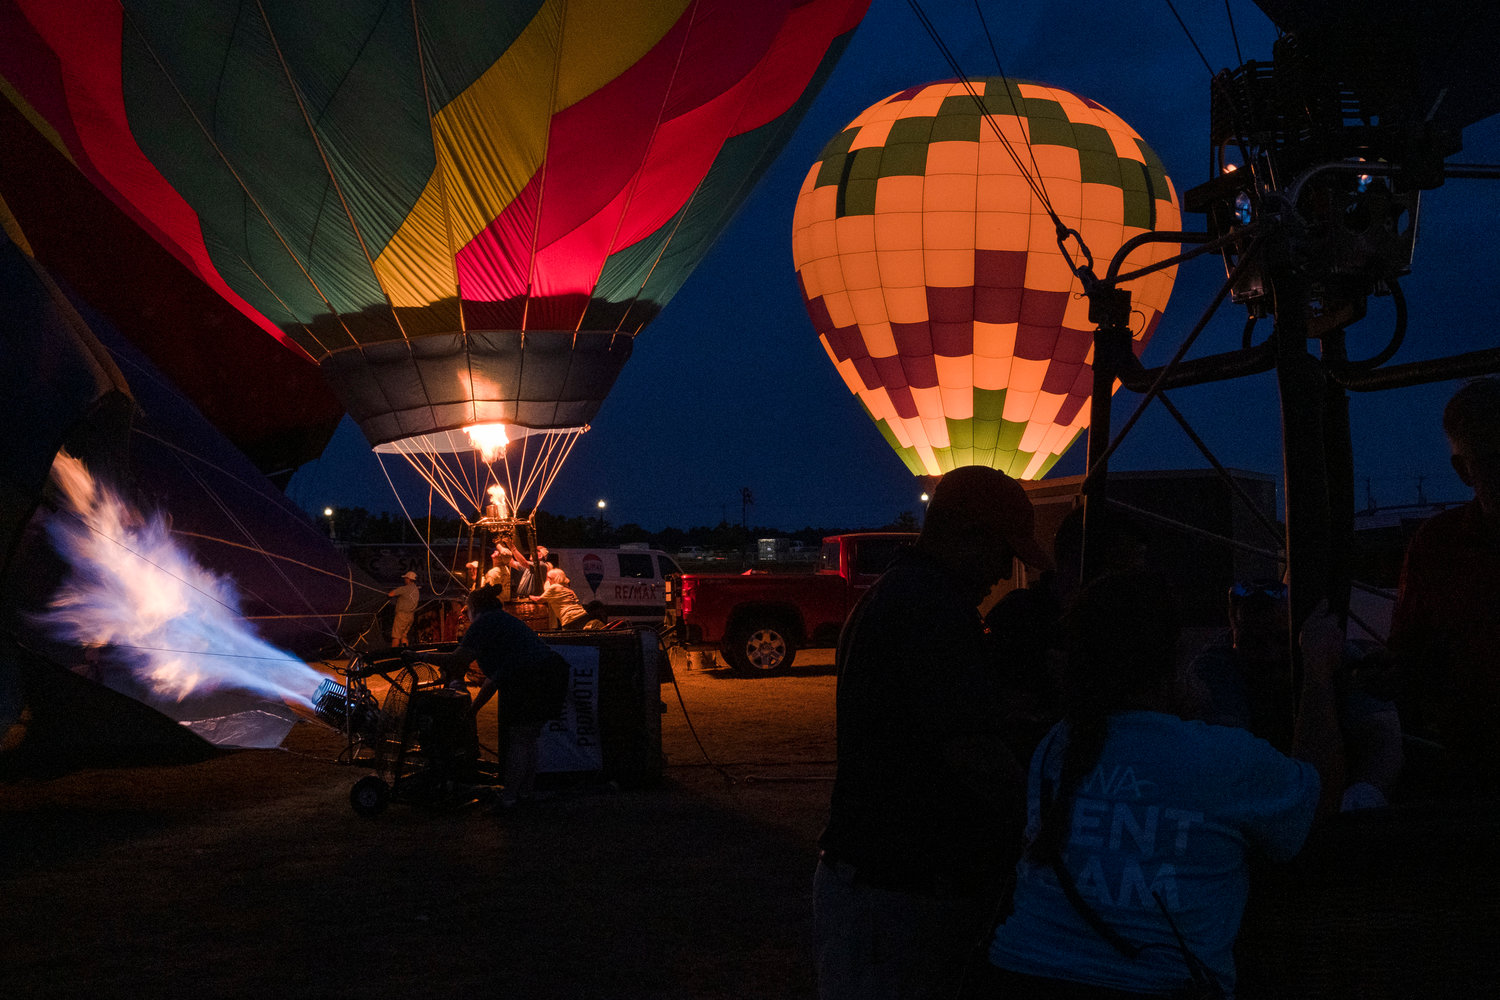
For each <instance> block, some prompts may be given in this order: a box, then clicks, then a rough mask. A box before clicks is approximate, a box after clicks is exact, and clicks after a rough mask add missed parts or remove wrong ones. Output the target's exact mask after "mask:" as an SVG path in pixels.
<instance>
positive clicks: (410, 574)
mask: <svg viewBox="0 0 1500 1000" xmlns="http://www.w3.org/2000/svg"><path fill="white" fill-rule="evenodd" d="M401 578H402V579H403V580H415V579H416V578H417V574H416V573H414V572H412V571H411V570H407V571H406V572H405V573H402V574H401Z"/></svg>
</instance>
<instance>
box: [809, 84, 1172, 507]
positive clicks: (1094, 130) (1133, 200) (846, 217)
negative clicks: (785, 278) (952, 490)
mask: <svg viewBox="0 0 1500 1000" xmlns="http://www.w3.org/2000/svg"><path fill="white" fill-rule="evenodd" d="M971 88H972V89H971ZM976 97H977V99H978V100H977V101H976ZM981 103H982V106H983V113H981V107H980V105H981ZM1002 137H1003V139H1002ZM1008 147H1009V148H1008ZM1012 151H1014V155H1013V153H1012ZM1018 161H1019V162H1018ZM1028 178H1034V179H1035V180H1036V183H1037V184H1038V185H1039V186H1040V187H1041V188H1042V190H1043V191H1044V192H1045V195H1046V197H1047V199H1048V200H1049V202H1050V204H1051V206H1052V208H1053V209H1054V211H1055V212H1056V213H1057V215H1058V216H1059V218H1060V219H1061V221H1062V224H1063V225H1064V226H1066V227H1068V228H1071V229H1075V230H1077V232H1078V233H1079V235H1080V236H1081V239H1082V242H1083V244H1084V245H1085V246H1087V247H1088V249H1089V251H1090V252H1091V254H1092V256H1093V259H1094V261H1095V262H1096V266H1097V270H1098V272H1099V273H1100V274H1102V273H1103V272H1104V269H1105V268H1106V267H1107V265H1108V262H1109V260H1110V258H1111V257H1112V256H1113V255H1114V253H1115V252H1116V250H1118V249H1119V247H1120V246H1121V245H1122V244H1123V243H1124V242H1125V241H1126V240H1128V239H1130V238H1132V237H1134V236H1136V235H1138V234H1141V233H1144V232H1148V231H1151V230H1166V231H1172V230H1176V229H1178V228H1179V227H1180V225H1181V212H1180V209H1179V207H1178V202H1177V195H1176V192H1175V191H1174V189H1173V186H1172V182H1171V181H1170V180H1169V179H1168V178H1167V176H1166V173H1165V171H1164V170H1163V168H1162V164H1161V161H1160V160H1159V159H1158V158H1157V156H1156V154H1155V153H1153V152H1152V151H1151V149H1150V148H1149V147H1148V146H1147V145H1146V143H1145V142H1144V141H1143V140H1142V139H1141V137H1140V136H1139V135H1137V134H1136V132H1135V131H1134V130H1133V129H1131V128H1130V126H1129V125H1127V124H1126V123H1125V122H1124V121H1122V120H1121V119H1120V118H1119V117H1117V116H1116V115H1114V114H1113V113H1112V112H1110V111H1109V110H1108V109H1107V108H1105V107H1103V106H1102V105H1100V104H1099V103H1097V102H1095V101H1091V100H1088V99H1086V98H1082V97H1078V96H1076V95H1074V94H1071V93H1068V92H1067V91H1065V90H1060V89H1057V88H1054V87H1047V86H1044V85H1041V84H1035V83H1028V82H1024V81H1015V80H1005V79H998V78H991V79H976V80H972V81H970V85H969V86H966V85H965V84H964V82H962V81H947V82H942V83H933V84H928V85H925V86H916V87H912V88H910V89H909V90H905V91H902V92H900V93H896V94H892V95H891V96H890V97H887V98H886V99H885V100H883V101H881V102H879V103H878V104H875V105H874V106H872V107H871V108H869V109H868V110H866V111H865V112H864V113H863V114H861V115H860V116H859V117H858V118H856V119H855V120H854V121H853V122H851V123H850V124H849V125H848V127H846V128H845V129H844V130H843V131H842V132H840V133H839V134H838V135H837V136H835V137H834V138H833V140H832V141H831V142H829V143H828V145H827V147H826V148H825V149H824V150H823V153H822V156H821V157H820V158H819V160H818V161H817V162H816V163H814V164H813V165H812V167H811V169H810V170H809V171H808V173H807V176H806V178H805V180H804V181H803V184H802V188H801V192H800V194H799V195H798V198H797V206H796V211H795V213H794V217H793V222H792V258H793V262H794V263H795V265H796V268H797V276H798V280H799V283H800V285H801V289H802V295H803V300H804V302H805V303H806V305H807V310H808V314H809V316H810V317H811V318H812V321H813V325H814V326H815V327H816V328H817V330H818V333H819V336H820V338H821V340H822V343H823V347H824V349H825V350H826V351H827V352H828V356H829V358H830V359H831V360H832V361H833V363H834V365H835V366H837V368H838V371H839V374H840V375H841V376H843V379H844V382H845V383H846V384H847V385H848V386H849V388H850V390H851V391H852V392H854V393H855V395H856V396H857V397H858V398H859V400H860V402H861V404H863V406H864V407H865V409H866V411H867V412H868V413H869V415H870V417H871V419H872V420H874V421H875V424H876V426H877V427H879V428H880V432H881V433H882V434H883V435H884V436H885V438H886V440H887V441H888V442H889V443H890V445H891V447H892V448H893V449H895V451H896V453H897V454H898V455H900V456H901V458H902V460H903V461H904V462H905V463H906V465H907V467H908V468H909V469H910V470H911V471H912V473H913V474H915V475H939V474H941V473H944V472H947V471H948V470H950V469H953V468H956V467H958V466H962V465H974V464H977V465H988V466H992V467H994V468H997V469H1000V470H1002V471H1004V472H1006V473H1008V474H1010V475H1012V476H1015V477H1016V478H1024V479H1035V478H1039V477H1041V476H1042V475H1044V474H1045V473H1046V472H1047V470H1048V469H1050V468H1051V467H1052V465H1053V464H1054V463H1055V462H1056V461H1057V459H1058V457H1059V456H1061V454H1062V453H1063V452H1064V451H1066V450H1067V448H1068V447H1069V445H1071V444H1072V442H1073V441H1074V440H1075V439H1076V438H1077V437H1078V436H1079V434H1080V433H1081V432H1082V431H1083V429H1084V428H1085V427H1087V426H1088V420H1089V407H1088V402H1089V397H1090V396H1091V395H1092V390H1093V384H1092V380H1093V371H1092V367H1091V362H1092V359H1093V329H1094V324H1093V323H1091V322H1089V319H1088V301H1087V299H1086V298H1084V297H1083V295H1082V286H1081V285H1080V283H1079V280H1078V278H1077V277H1076V276H1075V275H1074V273H1073V270H1072V268H1071V267H1070V266H1069V262H1068V259H1067V257H1066V256H1065V255H1064V254H1063V253H1062V251H1061V250H1060V249H1059V246H1058V235H1057V229H1056V226H1055V225H1054V223H1053V221H1052V219H1051V218H1050V217H1049V216H1048V215H1047V213H1046V210H1045V208H1044V207H1043V205H1042V203H1041V202H1040V200H1039V198H1038V196H1037V194H1035V193H1034V192H1033V190H1032V187H1031V186H1030V184H1029V183H1028ZM1067 245H1068V249H1069V252H1070V253H1071V254H1072V255H1073V257H1074V258H1075V260H1077V261H1078V262H1079V263H1083V262H1084V261H1083V259H1082V255H1081V254H1080V253H1079V251H1078V241H1077V240H1076V239H1071V238H1070V239H1069V240H1068V243H1067ZM1177 252H1178V246H1177V245H1176V244H1172V243H1151V244H1146V245H1145V246H1143V247H1141V248H1140V249H1137V250H1135V251H1133V252H1132V253H1131V255H1130V257H1129V258H1128V260H1127V261H1126V263H1125V265H1124V266H1123V267H1122V269H1121V270H1122V273H1124V272H1128V271H1130V270H1133V269H1135V268H1137V267H1142V266H1145V265H1147V264H1150V263H1154V262H1157V261H1160V260H1164V259H1166V258H1168V257H1171V256H1173V255H1175V254H1176V253H1177ZM1175 277H1176V267H1175V266H1173V267H1168V268H1164V269H1163V270H1160V271H1157V272H1154V273H1152V274H1150V275H1147V276H1144V277H1141V278H1139V279H1137V280H1134V281H1132V282H1130V283H1129V285H1127V286H1126V287H1127V288H1128V289H1129V290H1130V291H1131V293H1132V299H1131V308H1132V316H1131V328H1132V336H1133V339H1134V348H1135V350H1136V353H1137V354H1139V352H1140V350H1141V349H1142V348H1143V347H1144V346H1145V344H1146V341H1147V340H1148V339H1149V338H1150V336H1151V334H1152V332H1153V331H1154V330H1155V328H1156V324H1157V321H1158V320H1159V319H1160V316H1161V311H1162V309H1163V308H1165V306H1166V303H1167V299H1168V297H1169V296H1170V295H1171V291H1172V283H1173V281H1174V279H1175Z"/></svg>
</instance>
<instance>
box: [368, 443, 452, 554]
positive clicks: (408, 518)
mask: <svg viewBox="0 0 1500 1000" xmlns="http://www.w3.org/2000/svg"><path fill="white" fill-rule="evenodd" d="M401 456H402V457H403V458H405V459H406V460H407V462H409V463H410V464H411V466H412V468H414V469H416V470H417V474H418V475H420V476H422V478H424V479H426V480H427V481H428V483H429V484H431V485H433V489H434V491H436V492H437V494H438V495H439V496H441V497H443V499H444V500H445V501H448V502H449V504H450V506H452V507H453V509H454V510H455V511H457V510H458V509H459V508H458V506H457V505H456V504H453V503H452V501H451V500H449V499H448V495H447V494H445V493H444V492H443V491H441V490H438V489H437V487H436V485H435V484H433V483H432V479H431V478H430V477H429V476H427V474H426V472H425V470H424V469H423V468H422V466H421V465H419V464H418V463H416V462H414V461H412V458H411V456H410V455H407V454H406V453H405V452H402V453H401ZM375 458H376V460H377V461H378V462H379V463H380V473H381V475H383V476H385V482H386V485H387V486H389V487H390V488H391V495H392V496H394V497H395V498H396V503H397V505H398V506H400V508H401V514H402V516H403V517H405V518H406V523H407V524H410V525H411V527H412V530H413V531H414V532H416V534H417V537H418V538H420V539H421V540H422V548H423V549H424V550H425V551H426V553H427V557H428V559H429V563H428V565H431V564H432V562H439V561H440V560H438V558H437V553H436V552H434V551H433V550H432V544H431V543H430V542H429V540H428V539H427V538H426V537H425V536H424V535H423V534H422V532H421V531H420V530H419V529H418V528H417V524H416V521H415V520H414V519H413V518H412V516H411V512H410V511H408V510H407V509H406V501H404V500H402V499H401V491H400V490H398V489H396V484H395V483H394V482H392V481H391V473H390V471H389V470H388V469H387V468H386V467H385V459H384V458H383V457H382V456H381V454H380V452H378V451H377V452H376V453H375ZM460 516H462V515H460ZM448 575H449V576H450V577H453V578H454V579H458V575H457V574H456V573H454V572H453V570H452V569H449V570H448Z"/></svg>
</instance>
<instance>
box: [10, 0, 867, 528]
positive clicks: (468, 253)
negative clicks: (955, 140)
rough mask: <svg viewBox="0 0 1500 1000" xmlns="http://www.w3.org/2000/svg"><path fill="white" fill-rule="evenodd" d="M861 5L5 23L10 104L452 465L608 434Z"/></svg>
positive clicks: (452, 9) (264, 10)
mask: <svg viewBox="0 0 1500 1000" xmlns="http://www.w3.org/2000/svg"><path fill="white" fill-rule="evenodd" d="M868 5H869V0H801V2H798V0H508V2H505V3H492V2H481V0H445V2H440V0H414V2H405V0H403V2H400V3H383V2H381V3H377V2H365V0H348V2H337V3H332V2H330V3H321V2H305V0H261V2H259V3H250V4H247V3H242V2H239V0H77V2H71V3H66V4H63V3H57V2H55V0H0V83H3V84H4V85H5V86H4V87H3V88H0V93H3V94H4V96H5V97H6V98H9V99H10V100H11V101H13V102H15V103H16V104H17V106H18V107H20V108H21V110H22V112H23V113H24V114H25V115H26V116H27V117H28V118H29V119H31V120H32V121H33V122H34V123H35V124H36V125H37V127H38V128H39V129H40V130H41V131H43V132H44V133H45V134H46V135H47V137H48V138H49V139H50V140H51V141H52V142H53V144H54V146H56V147H57V148H58V149H59V150H61V151H62V152H63V153H64V154H65V155H66V156H67V157H68V158H69V159H70V160H71V161H72V162H73V163H74V164H75V165H76V166H77V167H78V168H79V169H80V170H81V171H83V173H84V174H85V175H86V176H87V177H88V178H89V179H90V180H92V181H93V182H94V184H95V185H96V186H97V187H99V188H100V189H101V190H102V191H104V192H105V193H107V194H108V195H109V196H110V197H111V198H112V199H113V200H114V201H115V202H116V203H117V204H119V205H120V206H121V207H122V208H124V209H125V210H126V211H127V212H128V213H130V215H131V216H132V217H133V218H135V219H136V220H137V221H138V222H139V223H140V224H141V225H142V226H144V227H145V228H146V229H148V230H149V231H150V232H151V233H153V234H154V235H155V236H156V237H157V239H158V240H160V241H161V242H162V243H163V244H164V245H165V246H167V247H168V248H169V249H170V250H171V251H172V252H173V253H174V254H175V255H176V256H177V257H178V259H179V260H181V261H182V262H183V263H184V264H186V265H187V266H188V267H189V268H190V269H191V270H192V271H194V272H195V273H196V274H197V275H198V276H199V277H201V278H202V279H203V280H204V281H206V282H207V283H209V284H210V285H211V286H213V287H214V288H216V289H217V290H218V291H219V292H220V293H221V294H222V295H223V296H224V298H225V299H227V300H229V301H231V302H233V303H234V304H235V305H236V306H237V307H238V308H239V309H240V310H241V311H243V312H244V313H245V314H246V315H247V316H249V317H251V318H252V319H254V320H255V321H256V322H257V323H258V324H259V325H260V326H261V327H262V328H263V329H264V330H265V331H266V332H267V333H268V334H269V335H271V336H273V337H275V338H277V339H279V340H280V341H282V342H283V343H284V344H286V345H287V346H288V347H289V348H291V349H292V350H294V351H296V352H298V353H299V354H301V355H304V356H306V357H307V358H309V359H311V360H312V361H314V362H316V363H317V364H318V365H319V366H320V367H321V369H322V371H323V373H324V374H325V375H326V376H327V378H328V380H329V382H330V384H331V385H332V387H333V389H334V390H335V392H336V393H337V395H338V396H339V399H340V400H341V401H342V403H343V404H344V406H345V407H346V408H347V410H348V412H349V413H350V414H351V415H352V416H353V417H354V418H355V419H356V420H357V421H358V422H359V425H360V427H361V428H362V430H363V431H364V433H365V436H366V437H367V438H368V439H369V441H370V443H371V444H372V445H374V446H376V447H377V448H378V449H384V450H388V451H394V452H401V453H405V454H411V453H432V452H437V453H442V452H444V451H446V450H448V449H455V448H456V449H467V448H469V447H470V443H469V441H468V439H467V438H466V437H465V436H464V435H463V434H462V432H461V429H462V428H464V427H468V426H475V425H490V426H491V427H493V425H504V428H505V430H506V432H507V434H508V436H509V437H510V438H511V439H514V438H516V437H517V436H525V435H528V434H531V433H547V434H562V433H567V432H576V431H577V430H578V429H580V428H582V427H584V426H586V425H587V424H588V422H589V421H590V420H592V419H593V418H594V416H595V414H596V412H597V411H598V409H599V406H600V404H601V403H602V401H603V399H604V397H605V394H606V393H607V392H608V391H609V389H610V387H611V386H612V385H613V384H614V381H615V378H616V376H617V375H618V374H619V371H620V368H621V366H622V365H623V364H624V363H625V361H626V360H627V359H628V358H629V356H630V353H631V347H632V343H633V338H634V337H635V335H636V334H637V333H638V332H639V331H640V330H641V329H642V328H643V327H644V326H645V325H646V324H647V323H648V322H649V321H650V320H651V319H652V318H653V317H654V316H655V315H656V314H657V313H659V312H660V311H661V309H662V307H663V306H664V305H665V304H666V302H667V301H668V300H669V299H670V298H671V296H672V295H673V294H674V293H675V292H676V290H677V289H678V287H679V286H680V285H681V284H682V283H683V281H685V280H686V278H687V276H688V274H689V273H690V272H691V271H692V269H693V267H694V266H695V265H696V264H697V262H698V260H699V259H700V258H701V257H702V255H703V254H704V252H705V251H706V250H707V248H708V247H709V246H710V245H711V244H712V242H713V240H714V239H715V238H716V237H717V235H718V233H719V231H720V230H721V229H722V227H723V226H724V225H725V224H726V223H727V222H728V220H729V219H730V218H731V217H732V216H733V214H734V212H735V210H736V209H737V208H738V206H739V205H740V204H741V202H742V201H743V200H744V198H745V197H746V196H747V195H748V193H749V191H750V189H751V187H752V186H753V185H754V182H755V180H756V179H757V178H758V177H759V175H760V174H761V173H762V172H763V170H764V169H765V168H766V167H767V166H768V165H769V164H770V162H771V161H772V160H773V159H774V158H775V155H776V154H777V153H778V152H779V151H780V149H781V148H782V146H783V145H784V143H785V141H786V140H787V139H788V138H789V137H790V135H791V132H792V130H793V129H794V128H795V126H796V124H797V123H798V121H800V119H801V117H802V113H803V111H804V110H805V109H806V107H807V105H808V104H809V103H810V102H811V100H812V97H813V95H814V94H815V93H816V92H817V90H818V88H819V87H820V86H821V84H822V82H823V81H824V79H826V77H827V75H828V73H829V72H830V71H831V68H832V65H833V63H834V62H835V61H836V59H837V57H838V56H839V54H840V53H841V52H842V51H843V48H844V46H845V44H846V43H847V41H848V38H849V36H850V34H851V33H852V31H853V29H854V27H855V26H856V25H857V24H858V23H859V21H860V19H861V18H862V17H863V15H864V12H865V9H866V7H868ZM204 335H205V336H210V335H211V334H209V333H207V332H205V334H204ZM238 378H239V381H240V382H241V384H243V383H244V382H245V381H248V380H253V379H254V378H255V373H254V372H243V373H239V374H238ZM226 391H228V392H230V393H232V392H233V386H232V385H230V386H227V387H226ZM542 479H543V480H545V479H546V476H545V475H544V476H543V477H542ZM477 499H478V500H479V501H480V502H482V491H481V495H480V496H479V497H478V498H477Z"/></svg>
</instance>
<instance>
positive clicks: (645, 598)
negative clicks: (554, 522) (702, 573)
mask: <svg viewBox="0 0 1500 1000" xmlns="http://www.w3.org/2000/svg"><path fill="white" fill-rule="evenodd" d="M548 561H550V562H551V563H552V565H554V566H557V567H559V568H560V569H562V571H563V572H564V573H566V574H568V580H569V581H570V582H569V584H568V585H569V586H570V587H572V588H573V593H575V594H577V595H578V601H579V603H580V604H582V605H583V606H584V607H585V608H588V609H589V610H590V611H594V612H596V613H597V614H600V615H602V616H603V617H605V618H609V619H616V618H622V619H625V620H626V621H630V622H634V623H636V624H639V625H660V624H661V623H662V619H663V618H665V617H666V614H667V605H666V598H665V596H664V593H665V588H664V587H663V586H662V585H663V583H664V582H665V581H666V578H667V574H669V573H681V572H682V570H681V568H680V567H678V565H677V563H676V562H674V561H673V560H672V557H671V556H669V555H667V554H666V553H665V552H663V551H662V550H660V549H648V548H645V547H640V548H637V547H635V546H631V545H623V546H621V547H619V548H603V547H601V548H596V549H549V550H548Z"/></svg>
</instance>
